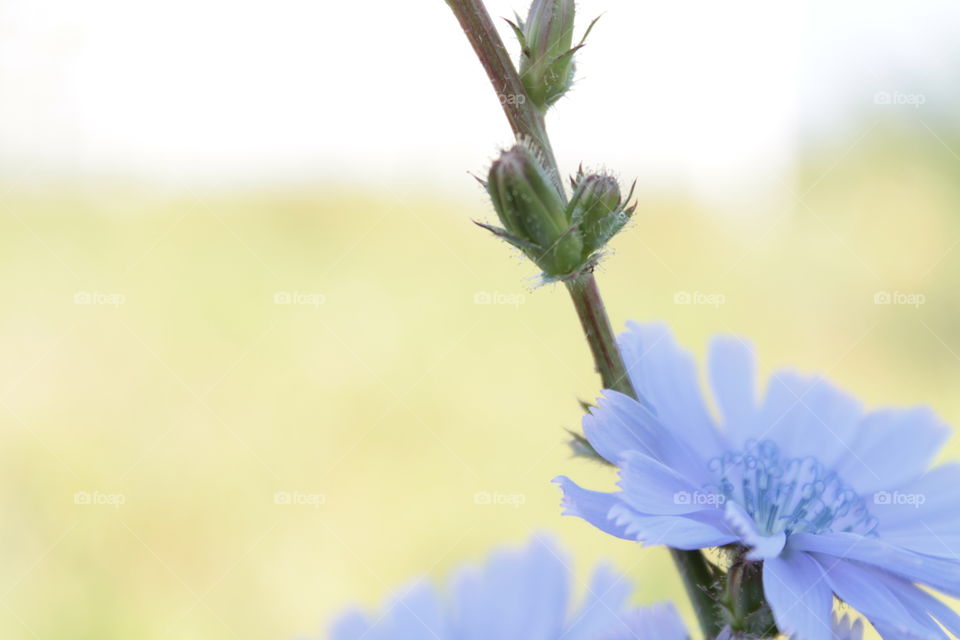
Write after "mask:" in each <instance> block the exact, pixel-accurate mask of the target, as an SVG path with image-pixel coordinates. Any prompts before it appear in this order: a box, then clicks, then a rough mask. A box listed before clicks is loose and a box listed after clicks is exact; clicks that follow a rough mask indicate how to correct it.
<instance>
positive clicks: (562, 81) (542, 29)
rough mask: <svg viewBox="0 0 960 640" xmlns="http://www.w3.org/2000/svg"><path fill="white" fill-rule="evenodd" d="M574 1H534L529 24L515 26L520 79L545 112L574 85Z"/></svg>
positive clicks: (528, 19)
mask: <svg viewBox="0 0 960 640" xmlns="http://www.w3.org/2000/svg"><path fill="white" fill-rule="evenodd" d="M574 13H575V9H574V0H533V4H532V5H530V12H529V13H528V14H527V20H526V22H523V21H519V20H518V21H519V25H516V24H513V23H511V24H512V26H513V28H514V32H515V33H516V34H517V38H518V39H519V40H520V46H521V50H522V53H521V56H520V78H521V79H522V80H523V86H524V88H525V89H526V90H527V95H528V96H529V97H530V100H531V101H533V103H534V104H535V105H536V106H537V108H539V109H540V111H542V112H545V111H546V110H547V109H548V108H549V107H550V106H551V105H552V104H553V103H555V102H556V101H557V100H559V99H560V98H561V97H562V96H563V94H565V93H566V92H567V90H568V89H570V87H571V86H572V85H573V72H574V63H573V54H574V53H575V52H576V49H578V48H579V45H578V46H577V47H573V46H572V45H573V18H574Z"/></svg>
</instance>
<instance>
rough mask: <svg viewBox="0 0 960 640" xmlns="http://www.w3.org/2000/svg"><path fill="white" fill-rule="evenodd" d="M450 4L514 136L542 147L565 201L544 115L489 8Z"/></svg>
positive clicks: (474, 1) (473, 0)
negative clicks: (516, 64)
mask: <svg viewBox="0 0 960 640" xmlns="http://www.w3.org/2000/svg"><path fill="white" fill-rule="evenodd" d="M447 4H448V5H450V8H451V9H452V10H453V13H454V15H455V16H456V17H457V20H458V21H459V22H460V26H461V27H462V28H463V32H464V33H465V34H466V35H467V39H468V40H469V41H470V44H471V45H472V46H473V50H474V52H475V53H476V54H477V57H478V58H479V59H480V63H481V64H482V65H483V68H484V70H486V72H487V77H488V78H490V83H491V84H492V85H493V90H494V91H495V92H496V93H497V97H498V98H499V99H500V106H502V107H503V112H504V114H505V115H506V116H507V120H508V121H509V122H510V128H511V129H513V133H514V135H516V136H517V137H518V138H521V139H524V140H529V141H531V142H533V143H534V144H535V145H536V146H537V147H538V148H539V151H540V153H541V154H542V156H543V160H544V162H545V164H546V165H547V169H548V170H549V171H550V173H551V174H552V175H553V177H554V180H556V182H557V186H558V187H560V189H559V191H560V195H561V197H563V198H564V201H566V195H565V194H564V191H563V186H562V184H561V180H560V171H559V169H558V167H557V160H556V158H554V156H553V147H551V146H550V139H549V138H548V137H547V130H546V127H545V126H544V123H543V115H542V114H541V113H540V111H538V110H537V108H536V107H535V106H534V105H533V101H532V100H530V98H529V97H528V96H527V91H526V89H524V87H523V81H521V80H520V74H519V73H517V69H516V67H514V66H513V61H512V60H510V54H509V53H508V52H507V48H506V47H505V46H504V44H503V40H501V39H500V34H498V33H497V30H496V28H495V27H494V26H493V21H492V20H491V19H490V14H489V13H487V8H486V7H485V6H484V4H483V2H482V0H447Z"/></svg>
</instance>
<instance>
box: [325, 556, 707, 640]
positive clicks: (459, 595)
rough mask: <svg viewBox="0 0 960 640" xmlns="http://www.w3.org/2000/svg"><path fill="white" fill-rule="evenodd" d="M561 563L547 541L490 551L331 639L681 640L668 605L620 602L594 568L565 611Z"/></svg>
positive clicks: (621, 593) (349, 619)
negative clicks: (442, 582) (444, 581)
mask: <svg viewBox="0 0 960 640" xmlns="http://www.w3.org/2000/svg"><path fill="white" fill-rule="evenodd" d="M568 565H569V563H568V558H567V557H566V556H565V555H564V554H563V553H562V552H561V551H560V550H559V549H558V547H557V545H556V544H555V543H554V542H552V541H551V540H550V539H548V538H544V537H536V538H534V539H533V540H531V542H530V543H529V544H528V545H527V547H526V548H525V549H506V550H500V551H496V552H494V553H493V554H491V556H490V557H489V558H488V559H487V561H486V563H485V564H484V565H483V566H480V567H466V568H463V569H461V570H460V571H459V572H458V573H456V574H455V575H454V577H453V578H452V579H451V580H450V582H449V585H448V587H449V588H448V589H447V591H446V593H441V592H440V591H438V590H437V589H436V588H434V587H433V586H432V585H431V584H429V583H428V582H426V581H424V580H420V581H417V582H415V583H413V584H412V585H410V586H409V587H407V588H406V589H404V590H402V591H401V592H399V593H398V594H396V595H395V596H394V597H393V598H391V600H390V601H388V602H387V604H386V606H385V607H384V609H383V611H382V612H380V613H377V614H374V615H369V614H366V613H363V612H360V611H354V612H350V613H347V614H344V615H343V616H341V617H340V619H339V620H337V621H336V622H335V623H334V625H333V627H332V630H331V633H330V639H331V640H361V639H362V640H628V639H629V640H686V639H687V638H689V636H688V634H687V632H686V630H685V629H684V626H683V622H682V621H681V620H680V617H679V615H678V614H677V612H676V610H675V609H674V608H673V606H672V605H670V604H661V605H655V606H653V607H647V608H643V609H638V608H635V607H631V606H630V605H629V604H628V602H627V601H628V599H629V596H630V592H631V585H630V583H629V582H628V581H627V580H625V579H624V578H623V577H622V576H620V575H618V574H617V573H616V572H614V571H613V570H612V569H610V568H609V567H606V566H600V567H598V568H597V569H596V570H595V571H594V573H593V577H592V579H591V580H590V583H589V586H588V588H587V594H586V596H585V598H584V599H583V602H582V603H581V604H580V606H579V607H577V608H576V609H574V608H572V607H571V606H570V599H571V598H570V588H571V580H572V578H571V573H570V570H569V566H568Z"/></svg>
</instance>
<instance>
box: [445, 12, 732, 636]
mask: <svg viewBox="0 0 960 640" xmlns="http://www.w3.org/2000/svg"><path fill="white" fill-rule="evenodd" d="M446 2H447V4H448V5H449V6H450V9H452V10H453V13H454V15H455V16H456V18H457V20H458V21H459V22H460V26H461V27H462V28H463V31H464V33H465V34H466V36H467V39H468V40H469V41H470V44H471V45H472V46H473V50H474V52H476V54H477V57H478V58H479V59H480V63H481V64H482V65H483V68H484V69H485V70H486V72H487V76H488V77H489V78H490V83H491V84H492V85H493V89H494V91H496V92H497V95H498V96H499V97H500V104H501V106H502V107H503V112H504V114H505V115H506V116H507V120H508V121H509V123H510V127H511V128H512V129H513V132H514V134H515V135H516V136H517V137H518V138H522V139H527V140H530V141H532V142H533V143H534V144H536V145H537V146H538V147H539V150H540V152H541V154H542V156H543V160H544V164H545V166H546V168H547V169H548V171H550V172H551V173H552V174H553V176H554V178H555V180H556V181H557V186H558V190H559V191H560V195H561V197H562V198H563V199H564V201H566V195H565V193H564V190H563V186H562V183H561V180H560V171H559V168H558V166H557V161H556V159H555V158H554V155H553V148H552V147H551V145H550V138H549V137H548V136H547V131H546V126H545V125H544V120H543V115H542V114H541V113H540V112H539V111H538V110H537V108H536V107H535V106H534V104H533V101H532V100H530V99H529V97H528V96H527V94H526V90H525V89H524V87H523V82H522V81H521V80H520V76H519V74H518V73H517V70H516V67H514V65H513V62H512V61H511V60H510V56H509V54H508V53H507V49H506V47H505V46H504V44H503V40H502V39H501V38H500V34H498V33H497V30H496V28H495V27H494V26H493V21H492V20H491V19H490V14H489V13H488V12H487V9H486V7H485V6H484V4H483V1H482V0H446ZM521 96H522V97H523V99H522V100H521V99H519V98H520V97H521ZM566 284H567V289H568V290H569V292H570V296H571V298H572V299H573V304H574V306H575V307H576V309H577V315H578V316H579V317H580V324H581V325H582V326H583V332H584V335H585V336H586V339H587V343H588V344H589V345H590V350H591V352H592V353H593V359H594V362H595V364H596V369H597V372H598V373H599V374H600V377H601V380H602V381H603V386H604V387H605V388H607V389H614V390H616V391H619V392H621V393H624V394H627V395H629V396H631V397H633V398H636V397H637V395H636V392H635V391H634V389H633V385H632V384H631V382H630V378H629V376H628V375H627V369H626V367H625V366H624V363H623V357H622V356H621V355H620V350H619V349H618V348H617V342H616V338H615V337H614V334H613V328H612V327H611V325H610V319H609V317H608V316H607V311H606V308H605V307H604V304H603V299H602V298H601V297H600V291H599V289H598V288H597V281H596V279H595V278H594V276H593V273H592V272H590V271H586V272H584V273H581V274H578V275H577V276H575V277H574V278H571V279H570V280H568V281H567V283H566ZM670 553H671V555H672V556H673V560H674V562H675V563H676V565H677V570H678V571H679V573H680V576H681V578H682V579H683V583H684V586H685V588H686V591H687V595H688V596H689V597H690V600H691V601H692V602H693V605H694V609H695V610H696V613H697V617H698V619H699V621H700V627H701V629H702V630H703V633H704V636H705V637H707V638H713V637H715V636H716V635H717V634H718V633H719V632H720V620H719V617H718V614H717V609H716V605H715V603H714V598H713V595H712V592H713V590H714V584H715V582H716V576H715V575H714V572H713V570H712V569H711V567H710V565H709V564H708V563H707V561H706V559H705V558H704V557H703V554H702V553H701V552H700V551H684V550H681V549H670Z"/></svg>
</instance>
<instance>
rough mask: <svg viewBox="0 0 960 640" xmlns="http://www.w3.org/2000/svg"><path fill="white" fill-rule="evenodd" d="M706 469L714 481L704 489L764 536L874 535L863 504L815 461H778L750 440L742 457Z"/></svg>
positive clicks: (774, 452) (768, 446)
mask: <svg viewBox="0 0 960 640" xmlns="http://www.w3.org/2000/svg"><path fill="white" fill-rule="evenodd" d="M709 466H710V471H712V472H713V473H714V474H715V475H716V477H717V481H716V482H715V483H712V484H710V485H709V486H708V488H709V489H710V490H712V491H716V492H718V493H720V494H722V495H723V496H724V497H725V498H726V499H727V500H732V501H734V502H736V503H737V504H739V505H740V506H741V507H743V508H744V510H745V511H746V512H747V513H749V514H750V516H751V517H752V518H753V520H754V522H755V523H756V525H757V528H758V529H759V531H760V533H761V534H762V535H764V536H769V535H773V534H775V533H779V532H781V531H783V532H785V533H787V534H791V533H825V532H841V531H849V532H854V533H859V534H862V535H876V528H877V519H876V518H874V517H873V516H872V515H870V512H869V511H868V510H867V506H866V503H865V502H864V500H863V498H861V497H860V495H859V494H857V492H856V491H854V490H853V488H851V487H850V486H849V485H847V484H845V483H844V482H843V481H842V480H841V479H840V478H839V477H838V476H837V474H836V473H835V472H833V471H831V470H829V469H827V468H826V467H824V466H823V465H822V464H820V462H819V461H818V460H817V459H816V458H813V457H806V458H781V457H780V451H779V449H778V448H777V445H776V444H774V443H773V442H772V441H770V440H761V441H759V442H758V441H756V440H750V441H748V442H747V446H746V448H745V449H744V450H743V451H728V452H727V453H725V454H723V455H722V456H718V457H716V458H713V459H712V460H710V463H709Z"/></svg>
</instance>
